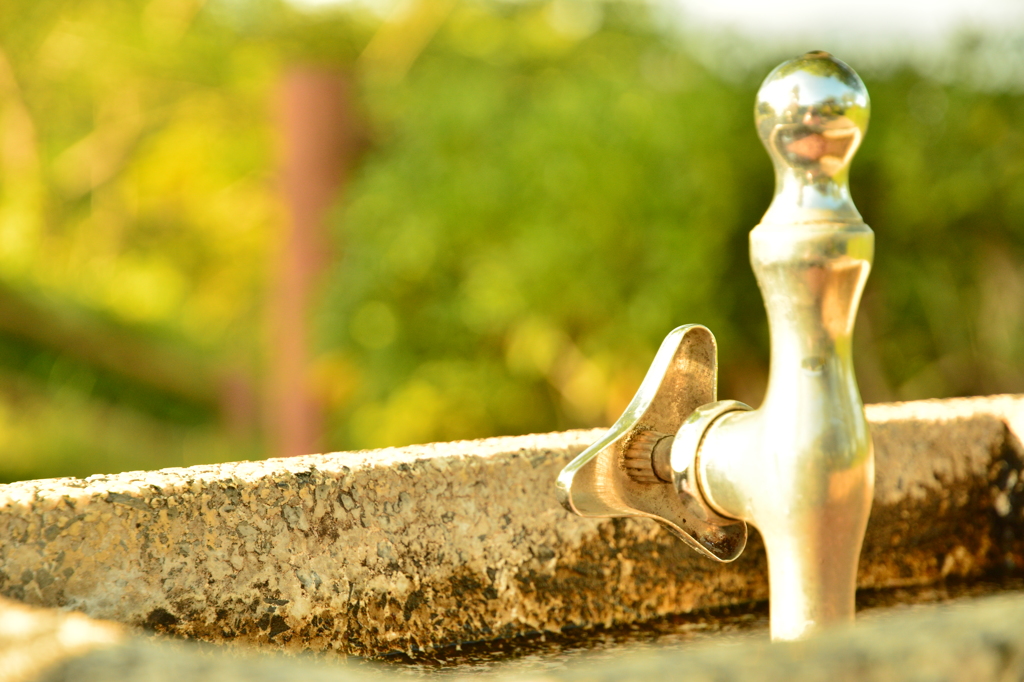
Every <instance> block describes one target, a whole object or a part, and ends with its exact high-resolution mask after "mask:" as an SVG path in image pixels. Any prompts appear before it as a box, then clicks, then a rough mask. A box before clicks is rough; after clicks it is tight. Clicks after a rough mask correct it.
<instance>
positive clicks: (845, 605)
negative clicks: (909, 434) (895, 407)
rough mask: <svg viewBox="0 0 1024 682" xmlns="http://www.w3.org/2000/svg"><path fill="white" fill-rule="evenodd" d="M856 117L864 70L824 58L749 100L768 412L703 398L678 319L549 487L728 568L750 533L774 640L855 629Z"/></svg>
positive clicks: (703, 357)
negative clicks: (615, 412)
mask: <svg viewBox="0 0 1024 682" xmlns="http://www.w3.org/2000/svg"><path fill="white" fill-rule="evenodd" d="M868 115H869V100H868V94H867V90H866V89H865V88H864V84H863V83H862V82H861V80H860V78H859V77H858V76H857V74H856V73H854V71H853V70H852V69H850V68H849V67H848V66H846V65H845V64H843V63H842V62H840V61H838V60H837V59H835V58H833V57H832V56H831V55H829V54H827V53H824V52H810V53H808V54H806V55H804V56H802V57H799V58H797V59H794V60H791V61H788V62H786V63H784V64H782V65H781V66H779V67H778V68H776V69H775V70H774V71H772V73H771V74H769V76H768V77H767V78H766V79H765V82H764V84H763V85H762V86H761V89H760V91H759V92H758V97H757V105H756V110H755V122H756V125H757V129H758V133H759V134H760V136H761V139H762V141H763V142H764V144H765V147H766V148H767V150H768V153H769V155H770V156H771V157H772V161H773V163H774V165H775V174H776V192H775V197H774V199H773V200H772V203H771V206H770V207H769V209H768V211H767V213H766V214H765V216H764V218H763V219H762V221H761V224H760V225H758V226H757V227H756V228H754V230H753V231H752V232H751V233H750V253H751V263H752V265H753V269H754V273H755V275H756V276H757V280H758V284H759V285H760V287H761V292H762V295H763V296H764V300H765V307H766V308H767V312H768V319H769V326H770V329H771V352H772V365H771V373H770V377H769V382H768V392H767V394H766V397H765V401H764V404H763V405H762V406H761V407H760V408H759V409H757V410H750V408H748V407H747V406H746V405H743V404H742V403H736V402H734V401H723V402H715V399H716V395H715V394H716V388H715V382H716V369H717V359H716V356H715V352H716V351H715V342H714V338H713V337H712V336H711V333H710V332H709V331H708V330H707V329H705V328H704V327H699V326H694V325H691V326H686V327H680V328H679V329H677V330H675V331H673V332H672V333H671V334H670V335H669V337H668V338H667V339H666V340H665V343H664V344H663V345H662V348H661V350H660V351H659V352H658V355H657V357H656V358H655V361H654V363H653V364H652V366H651V369H650V370H649V372H648V375H647V377H646V378H645V379H644V382H643V384H642V385H641V387H640V390H639V392H638V393H637V396H636V397H635V398H634V400H633V402H632V403H631V404H630V406H629V408H628V409H627V410H626V413H625V414H624V415H623V416H622V418H620V419H619V421H618V422H617V423H616V424H615V426H613V427H612V429H611V431H610V432H609V433H608V435H607V436H606V437H605V438H603V439H602V440H601V441H599V442H598V443H595V444H594V445H593V446H591V447H590V448H589V449H588V450H587V451H585V452H584V453H583V454H582V455H580V456H579V457H578V458H577V459H576V460H574V461H573V462H572V463H571V464H570V465H569V466H568V467H566V468H565V470H564V471H563V472H562V474H561V476H560V477H559V481H558V486H559V493H560V496H561V499H562V501H563V504H565V505H566V507H568V508H569V509H570V510H572V511H574V512H576V513H578V514H582V515H585V516H646V517H650V518H654V519H657V520H659V521H661V522H662V523H663V524H665V525H666V526H668V527H669V528H670V529H672V531H673V532H674V533H675V534H676V535H678V536H679V537H681V538H682V539H684V540H686V541H687V542H688V543H689V544H690V545H691V546H694V547H695V548H697V549H698V550H700V551H701V552H702V553H704V554H706V555H708V556H710V557H712V558H714V559H717V560H719V561H731V560H732V559H735V558H736V556H738V555H739V553H740V551H742V549H743V546H744V544H745V541H746V523H751V524H753V525H754V526H756V527H757V528H758V530H760V532H761V535H762V536H763V537H764V541H765V546H766V549H767V552H768V562H769V584H770V589H771V606H770V610H771V633H772V637H773V638H774V639H797V638H800V637H803V636H806V635H807V634H810V633H812V632H814V631H815V630H817V629H819V628H821V627H823V626H826V625H829V624H833V623H839V622H845V621H850V620H852V619H853V613H854V592H855V589H856V571H857V561H858V558H859V555H860V547H861V543H862V541H863V537H864V530H865V527H866V525H867V519H868V513H869V511H870V509H871V499H872V489H873V486H874V459H873V452H872V447H871V438H870V434H869V433H868V427H867V422H866V420H865V418H864V410H863V405H862V403H861V399H860V394H859V392H858V390H857V384H856V379H855V376H854V371H853V359H852V355H851V338H852V334H853V323H854V319H855V317H856V312H857V306H858V304H859V302H860V295H861V292H862V291H863V288H864V283H865V281H866V279H867V276H868V272H869V271H870V268H871V260H872V257H873V253H874V234H873V233H872V231H871V229H870V228H869V227H868V226H867V225H865V224H864V223H863V222H862V221H861V217H860V214H859V213H858V212H857V208H856V207H855V206H854V204H853V200H852V199H851V198H850V192H849V188H848V186H847V176H848V172H849V164H850V160H851V158H852V157H853V154H854V153H855V152H856V150H857V146H858V145H859V144H860V141H861V139H862V138H863V136H864V133H865V132H866V131H867V124H868ZM665 481H671V484H670V483H666V482H665Z"/></svg>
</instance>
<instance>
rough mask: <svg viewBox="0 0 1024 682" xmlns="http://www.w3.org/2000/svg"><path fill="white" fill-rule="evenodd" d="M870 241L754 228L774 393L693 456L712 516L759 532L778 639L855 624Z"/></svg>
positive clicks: (861, 228)
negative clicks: (861, 367)
mask: <svg viewBox="0 0 1024 682" xmlns="http://www.w3.org/2000/svg"><path fill="white" fill-rule="evenodd" d="M872 244H873V234H872V233H871V230H870V229H869V228H868V227H867V226H866V225H836V226H825V225H808V226H804V227H800V228H797V227H794V228H793V229H787V230H771V229H765V228H764V226H761V227H758V228H756V229H755V230H754V233H753V234H752V235H751V257H752V261H753V263H754V271H755V273H756V274H757V277H758V282H759V284H760V286H761V290H762V293H763V294H764V299H765V303H766V306H767V308H768V319H769V329H770V332H771V339H772V342H771V350H772V366H771V373H770V377H769V382H768V391H767V394H766V396H765V400H764V403H763V404H762V406H761V407H760V408H759V409H758V410H756V411H753V412H747V411H734V412H730V413H728V414H725V415H723V416H722V417H721V418H720V419H717V420H716V421H714V422H713V423H711V424H710V425H709V426H708V427H707V429H706V430H705V432H704V434H703V438H702V439H701V442H700V444H699V446H698V450H697V452H696V453H695V454H694V455H692V457H693V458H694V460H695V462H696V469H697V479H698V481H699V487H700V490H701V492H702V493H703V494H704V496H705V499H706V501H707V502H708V504H709V505H710V506H711V507H712V509H714V510H715V511H716V512H718V513H719V514H721V515H722V516H725V517H729V518H735V519H741V520H743V521H746V522H748V523H751V524H753V525H754V526H755V527H756V528H757V529H758V530H759V531H760V532H761V536H762V538H763V539H764V542H765V547H766V549H767V552H768V571H769V576H768V577H769V585H770V592H771V603H770V609H771V631H772V638H773V639H796V638H799V637H802V636H804V635H806V634H809V633H810V632H812V631H813V630H815V629H816V628H818V627H821V626H824V625H828V624H832V623H837V622H845V621H852V620H853V614H854V593H855V591H856V577H857V561H858V558H859V555H860V547H861V543H862V541H863V538H864V531H865V528H866V526H867V521H868V514H869V512H870V510H871V499H872V492H873V487H874V458H873V453H872V447H871V437H870V434H869V432H868V426H867V421H866V420H865V418H864V410H863V405H862V404H861V400H860V395H859V393H858V390H857V383H856V377H855V376H854V370H853V358H852V354H851V336H852V332H853V314H854V312H855V309H856V302H857V299H858V298H859V296H860V292H861V290H862V289H863V286H864V282H865V280H866V279H867V276H868V271H869V269H870V265H871V255H872Z"/></svg>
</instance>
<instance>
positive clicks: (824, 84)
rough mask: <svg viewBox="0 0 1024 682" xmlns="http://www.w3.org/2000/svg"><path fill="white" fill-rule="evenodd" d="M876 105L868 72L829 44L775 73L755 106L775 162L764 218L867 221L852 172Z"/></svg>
mask: <svg viewBox="0 0 1024 682" xmlns="http://www.w3.org/2000/svg"><path fill="white" fill-rule="evenodd" d="M870 111H871V104H870V100H869V98H868V91H867V88H865V87H864V83H863V82H862V81H861V79H860V77H859V76H858V75H857V73H856V72H855V71H854V70H853V69H851V68H850V67H849V66H847V65H846V64H844V63H843V62H841V61H839V60H838V59H836V58H835V57H833V56H832V55H830V54H829V53H827V52H808V53H807V54H805V55H803V56H801V57H797V58H796V59H791V60H790V61H788V62H784V63H783V64H780V65H779V66H778V67H777V68H776V69H775V70H774V71H772V72H771V73H770V74H768V77H767V78H766V79H765V80H764V83H762V84H761V89H760V90H759V91H758V93H757V105H756V107H755V110H754V120H755V123H756V125H757V132H758V134H759V135H760V136H761V141H762V142H763V143H764V146H765V147H766V148H767V149H768V154H769V155H770V156H771V157H772V162H773V163H774V164H775V177H776V189H775V198H774V200H773V201H772V205H771V207H769V209H768V213H766V214H765V218H764V220H763V221H762V223H763V224H765V223H768V224H771V223H805V222H861V217H860V213H858V212H857V208H856V207H855V206H854V205H853V200H852V199H851V198H850V191H849V188H848V186H847V177H848V172H849V167H850V160H851V159H852V158H853V155H854V153H855V152H856V151H857V147H858V146H859V145H860V142H861V140H862V139H863V137H864V134H865V133H866V132H867V128H868V118H869V115H870Z"/></svg>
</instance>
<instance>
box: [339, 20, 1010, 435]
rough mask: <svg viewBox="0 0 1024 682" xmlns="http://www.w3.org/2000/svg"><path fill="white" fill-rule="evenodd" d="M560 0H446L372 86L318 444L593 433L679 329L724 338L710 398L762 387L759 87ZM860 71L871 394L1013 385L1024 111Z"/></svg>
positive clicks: (347, 222)
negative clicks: (575, 13) (751, 252)
mask: <svg viewBox="0 0 1024 682" xmlns="http://www.w3.org/2000/svg"><path fill="white" fill-rule="evenodd" d="M562 4H563V5H564V4H565V3H562ZM557 7H559V5H558V4H557V3H556V4H535V5H526V6H521V5H519V6H516V5H501V4H482V3H481V4H464V5H460V6H459V7H458V8H457V9H456V10H455V12H454V13H453V16H452V17H451V18H450V20H449V21H448V22H447V23H446V24H445V26H444V27H443V28H442V30H441V31H440V32H439V34H438V35H437V37H436V38H435V40H434V41H433V42H432V44H431V45H430V47H429V48H428V49H427V50H426V51H425V53H424V54H422V55H421V56H420V58H419V59H418V61H417V63H416V64H415V66H414V67H413V68H412V69H411V70H410V72H409V73H408V74H407V75H406V77H405V78H404V79H403V80H402V81H401V82H399V83H397V84H396V83H393V82H384V83H383V84H376V83H374V82H373V81H372V80H371V81H370V82H369V83H368V87H367V89H366V101H367V105H368V107H369V110H370V112H371V118H372V120H373V121H374V123H375V124H376V126H377V140H378V144H377V147H376V149H375V151H374V152H373V153H372V154H371V155H370V157H369V158H368V159H367V160H366V163H365V166H364V168H363V169H362V172H361V174H360V177H359V180H358V181H357V183H356V185H355V187H354V188H352V190H351V193H350V199H349V201H348V202H347V206H346V208H345V210H344V212H343V213H342V214H341V215H340V216H339V218H338V220H337V229H338V235H339V240H340V242H341V244H343V245H344V248H345V250H346V257H345V258H344V259H343V260H342V261H341V262H339V264H338V266H337V267H336V268H335V269H334V270H333V273H332V276H331V285H332V286H331V290H330V294H329V296H328V298H327V305H326V306H325V307H324V312H323V314H322V317H321V319H320V322H321V325H322V333H323V339H324V347H325V349H330V350H332V351H333V352H334V353H336V354H337V356H338V357H340V358H341V360H342V361H337V362H336V364H335V366H336V367H337V368H338V369H337V371H338V373H339V377H338V379H337V381H338V384H337V385H343V384H342V380H341V377H340V374H345V375H346V376H351V374H352V373H353V372H354V371H356V369H355V368H358V376H359V381H358V386H357V388H356V389H355V390H346V391H345V392H343V393H341V394H340V395H339V400H338V402H337V405H336V408H337V409H336V410H335V411H334V412H333V415H334V431H333V435H334V438H335V442H337V443H339V444H342V445H344V446H346V447H351V446H356V447H371V446H380V445H386V444H393V443H403V442H413V441H429V440H443V439H452V438H460V437H473V436H484V435H489V434H494V433H521V432H525V431H543V430H548V429H553V428H568V427H575V426H591V425H602V424H608V423H610V421H611V420H613V419H614V418H615V417H616V416H617V415H618V413H619V411H620V410H621V409H622V408H623V407H624V405H625V403H626V401H627V400H628V399H629V397H630V396H631V394H632V392H633V391H634V390H635V388H636V386H637V385H638V383H639V380H640V378H641V377H642V376H643V372H644V371H645V369H646V366H647V363H648V362H649V360H650V358H651V357H652V356H653V354H654V351H655V349H656V348H657V344H658V343H659V342H660V340H661V338H662V337H663V336H664V334H665V333H667V332H668V330H670V329H671V328H672V327H674V326H675V325H678V324H682V323H687V322H700V323H703V324H706V325H708V326H709V327H710V328H711V329H712V330H713V331H714V332H715V333H716V335H717V337H718V339H719V344H720V356H721V361H722V364H721V371H722V375H723V376H722V388H721V391H720V392H721V394H722V395H723V396H726V397H738V398H741V399H745V400H748V401H750V402H753V403H754V404H756V403H757V402H758V401H759V399H760V395H761V394H762V393H763V389H764V382H765V377H766V372H767V328H766V323H765V319H764V312H763V307H762V303H761V299H760V296H759V295H758V292H757V289H756V284H755V282H754V279H753V276H752V274H751V272H750V269H749V265H748V263H747V245H746V235H747V232H748V231H749V230H750V229H751V228H752V227H753V226H754V225H755V224H756V223H757V222H758V220H759V218H760V216H761V214H762V213H763V211H764V210H765V208H766V207H767V205H768V203H769V200H770V196H771V191H772V187H771V183H772V173H771V169H770V164H769V162H768V160H767V157H766V155H765V153H764V151H763V150H762V149H761V148H760V145H759V143H758V141H757V138H756V135H755V132H754V129H753V125H752V122H751V113H750V112H751V107H752V101H753V94H754V92H755V91H756V88H757V84H758V81H757V80H756V79H748V80H745V81H742V82H735V81H727V80H725V79H723V78H721V77H719V76H717V75H716V74H715V73H712V72H709V70H708V69H707V68H705V67H703V66H701V65H699V63H698V62H697V61H696V60H695V59H694V58H693V57H691V56H690V54H689V53H688V52H687V50H686V46H685V45H683V44H680V42H679V41H678V40H677V39H675V38H674V36H672V35H668V34H665V33H660V32H659V31H657V30H656V29H655V28H654V27H653V23H652V22H651V21H649V20H648V18H647V17H646V16H644V15H643V14H642V13H641V14H639V15H638V13H637V12H636V7H635V6H617V5H605V6H604V10H603V16H602V17H599V21H598V22H595V21H593V17H587V16H585V17H582V18H577V22H576V24H575V25H574V24H572V23H571V22H566V21H562V23H561V24H560V23H559V21H556V20H555V19H557V17H553V16H552V12H553V11H554V10H555V9H557ZM590 7H591V8H592V7H593V6H590ZM588 21H589V22H590V23H588ZM567 23H568V26H567V25H566V24H567ZM597 25H600V26H601V28H600V29H599V30H598V29H597ZM966 57H969V55H966V56H965V58H966ZM775 61H776V60H774V59H773V60H766V61H765V63H764V64H763V68H760V69H758V68H753V69H752V70H751V72H752V73H754V74H757V75H758V77H760V75H762V74H764V73H767V72H768V71H769V70H770V68H771V66H773V65H774V63H775ZM865 75H866V77H867V80H868V86H869V89H870V90H871V94H872V98H873V105H874V119H873V121H872V123H871V132H870V134H869V135H868V137H867V140H866V142H865V144H864V146H863V149H862V151H861V152H860V154H859V155H858V158H857V159H856V160H855V162H854V164H853V172H852V176H853V177H852V186H853V192H854V197H855V199H856V201H857V202H858V205H859V206H860V208H861V212H862V213H863V214H864V215H865V218H866V220H867V221H868V222H869V223H870V224H872V225H873V226H874V228H875V230H876V233H877V244H878V246H877V258H876V269H875V273H874V275H873V276H872V278H871V280H870V282H869V284H868V291H867V294H866V299H865V301H864V305H863V309H862V314H861V319H860V322H859V329H858V338H857V366H858V373H859V375H860V380H861V383H862V390H863V393H864V396H865V398H866V399H867V400H869V401H872V400H874V401H878V400H892V399H916V398H926V397H943V396H953V395H969V394H978V393H982V394H983V393H991V392H1010V391H1022V390H1024V175H1022V172H1024V137H1022V134H1021V129H1020V126H1019V125H1014V122H1015V121H1020V120H1024V118H1022V116H1024V109H1022V107H1024V98H1022V97H1021V96H1020V95H1018V94H1015V95H1009V94H986V93H981V92H977V91H975V90H973V89H972V88H971V87H970V84H969V83H960V84H953V85H942V84H939V83H935V82H930V81H928V80H927V79H925V78H923V77H921V76H919V75H917V74H915V73H912V72H910V71H908V70H902V71H896V72H894V73H889V74H887V75H886V76H885V77H884V78H871V74H870V73H869V74H865ZM349 381H350V380H349ZM344 385H346V386H348V387H349V388H351V387H350V385H349V384H347V383H346V384H344Z"/></svg>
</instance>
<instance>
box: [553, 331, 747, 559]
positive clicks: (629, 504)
mask: <svg viewBox="0 0 1024 682" xmlns="http://www.w3.org/2000/svg"><path fill="white" fill-rule="evenodd" d="M717 375H718V351H717V348H716V345H715V337H714V335H712V333H711V331H710V330H708V329H707V327H703V326H701V325H695V324H691V325H684V326H682V327H678V328H676V329H674V330H672V332H670V333H669V335H668V336H667V337H666V338H665V340H664V341H663V342H662V344H661V348H659V349H658V353H657V355H655V357H654V362H652V363H651V367H650V369H649V370H647V376H645V377H644V380H643V382H642V383H641V384H640V388H639V390H638V391H637V393H636V395H635V396H634V397H633V400H632V401H631V402H630V403H629V406H628V407H627V408H626V411H625V412H623V414H622V416H621V417H619V419H618V421H616V422H615V424H614V425H613V426H612V428H611V429H610V430H609V431H608V433H607V434H606V435H605V436H604V437H603V438H602V439H601V440H599V441H597V442H596V443H594V444H593V445H591V446H590V447H589V448H587V449H586V450H584V451H583V453H581V454H580V455H579V456H578V457H577V458H576V459H574V460H573V461H572V462H570V463H569V465H568V466H566V467H565V468H564V469H563V470H562V472H561V473H560V474H559V476H558V483H557V491H558V497H559V501H560V502H561V503H562V505H563V506H564V507H565V508H566V509H568V510H569V511H572V512H575V513H576V514H579V515H580V516H598V517H602V516H603V517H607V516H636V517H644V518H651V519H654V520H656V521H659V522H660V523H661V524H662V525H664V526H665V527H667V528H668V529H669V530H670V531H671V532H672V533H673V534H674V535H676V536H677V537H679V538H680V539H682V540H683V541H685V542H686V543H687V544H689V545H690V546H691V547H693V548H694V549H695V550H697V551H698V552H700V553H701V554H703V555H705V556H707V557H710V558H712V559H715V560H717V561H723V562H724V561H732V560H733V559H735V558H736V557H738V556H739V555H740V553H741V552H742V551H743V548H744V547H745V546H746V544H747V525H746V524H745V523H744V522H743V521H738V520H736V519H728V518H724V517H722V516H719V515H718V514H716V513H715V512H714V511H713V510H712V509H711V508H710V507H708V506H707V504H706V503H705V502H704V498H703V496H702V494H701V493H700V491H699V490H698V489H697V488H696V481H695V480H694V476H695V473H696V472H689V471H672V469H671V464H670V462H669V459H670V452H671V445H672V437H674V436H675V434H676V432H677V431H679V429H680V427H682V426H683V425H684V423H685V422H686V421H687V419H688V418H689V417H690V416H691V415H692V414H693V413H694V412H695V411H696V410H697V408H699V407H701V406H702V405H707V404H708V403H713V402H715V397H716V393H717V383H718V376H717Z"/></svg>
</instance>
